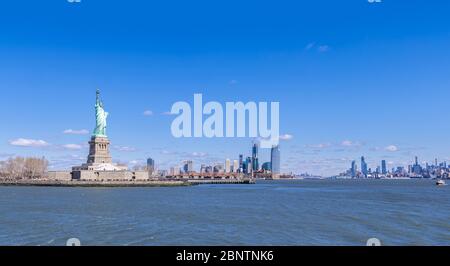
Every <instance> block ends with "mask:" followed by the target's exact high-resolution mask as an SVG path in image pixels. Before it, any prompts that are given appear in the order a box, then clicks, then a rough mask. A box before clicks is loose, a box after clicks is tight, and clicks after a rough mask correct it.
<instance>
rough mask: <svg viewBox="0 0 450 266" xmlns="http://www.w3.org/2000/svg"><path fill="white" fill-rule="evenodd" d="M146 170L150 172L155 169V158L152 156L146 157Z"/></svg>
mask: <svg viewBox="0 0 450 266" xmlns="http://www.w3.org/2000/svg"><path fill="white" fill-rule="evenodd" d="M147 170H148V172H149V173H150V174H152V173H153V172H154V171H155V160H153V159H152V158H148V159H147Z"/></svg>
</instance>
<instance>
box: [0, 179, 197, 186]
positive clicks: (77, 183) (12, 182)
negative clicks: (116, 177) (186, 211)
mask: <svg viewBox="0 0 450 266" xmlns="http://www.w3.org/2000/svg"><path fill="white" fill-rule="evenodd" d="M192 185H193V184H190V183H188V182H183V181H97V182H96V181H55V180H0V187H13V186H16V187H187V186H192Z"/></svg>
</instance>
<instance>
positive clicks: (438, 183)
mask: <svg viewBox="0 0 450 266" xmlns="http://www.w3.org/2000/svg"><path fill="white" fill-rule="evenodd" d="M436 185H437V186H446V185H447V184H446V183H445V181H444V180H442V179H440V180H438V181H436Z"/></svg>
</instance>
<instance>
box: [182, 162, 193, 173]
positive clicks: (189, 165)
mask: <svg viewBox="0 0 450 266" xmlns="http://www.w3.org/2000/svg"><path fill="white" fill-rule="evenodd" d="M183 172H184V173H186V174H189V173H192V172H194V162H193V161H184V162H183Z"/></svg>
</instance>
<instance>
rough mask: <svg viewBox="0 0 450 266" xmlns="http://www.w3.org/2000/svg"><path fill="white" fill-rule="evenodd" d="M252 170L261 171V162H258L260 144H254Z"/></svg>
mask: <svg viewBox="0 0 450 266" xmlns="http://www.w3.org/2000/svg"><path fill="white" fill-rule="evenodd" d="M252 170H253V171H255V172H256V171H258V170H259V161H258V144H256V143H255V144H253V148H252Z"/></svg>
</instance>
